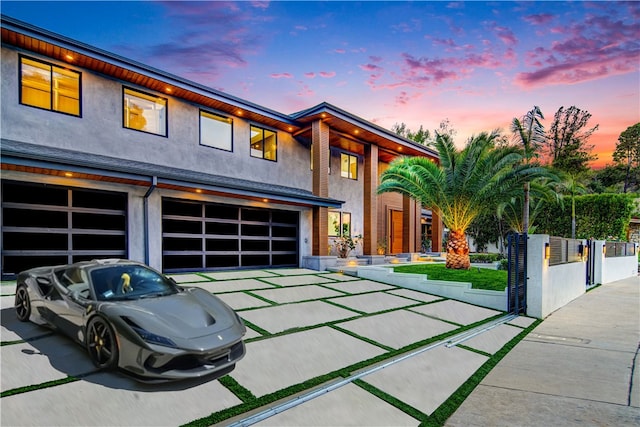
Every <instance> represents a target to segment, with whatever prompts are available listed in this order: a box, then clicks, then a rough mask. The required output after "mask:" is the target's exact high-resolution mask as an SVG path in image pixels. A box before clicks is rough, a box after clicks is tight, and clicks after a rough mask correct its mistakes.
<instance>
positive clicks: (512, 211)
mask: <svg viewBox="0 0 640 427" xmlns="http://www.w3.org/2000/svg"><path fill="white" fill-rule="evenodd" d="M551 184H556V183H555V182H550V181H549V180H540V181H539V182H536V181H533V182H532V183H531V186H530V194H529V204H530V205H531V206H530V211H531V212H530V213H529V228H528V229H527V230H526V232H527V233H528V234H532V233H535V232H536V228H537V226H536V225H535V222H536V218H537V216H538V215H539V214H540V213H541V211H542V209H543V208H544V205H545V203H548V202H554V201H556V202H558V203H559V204H560V206H562V197H561V196H560V195H559V194H558V193H556V192H555V191H554V190H553V189H555V188H556V187H555V185H551ZM523 205H524V195H523V194H520V195H518V196H516V197H513V198H511V200H508V201H506V202H502V203H500V204H499V205H498V211H497V212H496V214H497V217H498V218H499V219H502V220H504V221H505V222H506V224H507V225H508V226H509V229H510V230H512V231H515V232H516V233H524V232H525V229H524V221H523V220H524V218H523V215H522V212H523V211H524V207H523Z"/></svg>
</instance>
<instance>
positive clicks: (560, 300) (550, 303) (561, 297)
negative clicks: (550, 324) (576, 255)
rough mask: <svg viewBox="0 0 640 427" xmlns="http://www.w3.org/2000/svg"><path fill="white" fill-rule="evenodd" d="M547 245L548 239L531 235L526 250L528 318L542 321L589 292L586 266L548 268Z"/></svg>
mask: <svg viewBox="0 0 640 427" xmlns="http://www.w3.org/2000/svg"><path fill="white" fill-rule="evenodd" d="M548 242H549V236H548V235H546V234H532V235H529V241H528V247H527V315H529V316H532V317H537V318H539V319H543V318H545V317H547V316H548V315H549V314H551V313H553V312H554V311H555V310H557V309H558V308H560V307H562V306H564V305H566V304H567V303H569V302H571V301H573V300H574V299H576V298H577V297H579V296H580V295H582V294H584V293H585V291H586V281H587V270H586V264H585V262H583V261H580V262H572V263H567V264H560V265H554V266H549V260H548V259H545V258H544V251H545V243H548ZM583 243H586V242H583Z"/></svg>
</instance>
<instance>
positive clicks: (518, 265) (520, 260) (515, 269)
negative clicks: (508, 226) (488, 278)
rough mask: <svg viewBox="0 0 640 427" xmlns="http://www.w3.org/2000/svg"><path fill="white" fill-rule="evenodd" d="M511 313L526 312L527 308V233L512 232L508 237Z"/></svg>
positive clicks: (508, 287) (508, 279) (508, 278)
mask: <svg viewBox="0 0 640 427" xmlns="http://www.w3.org/2000/svg"><path fill="white" fill-rule="evenodd" d="M507 246H508V251H507V259H508V261H509V263H508V268H507V271H508V275H507V282H508V286H507V289H508V300H509V308H508V311H509V313H513V314H520V313H526V309H527V235H526V233H523V234H519V233H512V234H510V235H509V237H508V239H507Z"/></svg>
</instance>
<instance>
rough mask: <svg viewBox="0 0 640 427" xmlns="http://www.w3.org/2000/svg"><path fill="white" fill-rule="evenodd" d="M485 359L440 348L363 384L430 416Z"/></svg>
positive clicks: (455, 350) (472, 354)
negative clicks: (367, 384)
mask: <svg viewBox="0 0 640 427" xmlns="http://www.w3.org/2000/svg"><path fill="white" fill-rule="evenodd" d="M487 359H488V358H487V357H486V356H483V355H481V354H478V353H474V352H471V351H469V350H465V349H462V348H459V347H451V348H447V347H445V346H440V347H436V348H434V349H433V350H429V351H426V352H424V353H420V354H418V355H417V356H415V357H413V358H411V359H410V360H411V362H410V363H398V364H395V365H391V366H389V367H387V368H385V369H383V370H381V371H378V372H376V373H373V374H371V375H369V376H366V377H364V378H363V380H364V381H365V382H367V383H369V384H371V385H373V386H375V387H377V388H379V389H380V390H382V391H384V392H386V393H388V394H390V395H391V396H394V397H396V398H397V399H400V400H401V401H403V402H405V403H407V404H408V405H411V406H412V407H414V408H416V409H418V410H419V411H422V412H424V413H425V414H428V415H430V414H431V413H433V411H435V410H436V409H438V406H440V405H441V404H442V403H443V402H444V401H445V400H447V399H448V398H449V396H451V395H452V394H453V392H455V391H456V390H457V389H458V387H460V386H461V385H462V384H463V383H464V382H465V381H467V379H469V377H470V376H471V375H472V374H473V373H474V372H475V371H476V370H477V369H478V368H479V367H480V366H482V364H483V363H484V362H486V360H487Z"/></svg>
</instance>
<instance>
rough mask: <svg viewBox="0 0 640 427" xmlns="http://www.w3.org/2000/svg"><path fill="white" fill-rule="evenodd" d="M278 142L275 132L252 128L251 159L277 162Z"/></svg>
mask: <svg viewBox="0 0 640 427" xmlns="http://www.w3.org/2000/svg"><path fill="white" fill-rule="evenodd" d="M277 152H278V140H277V135H276V133H275V132H273V131H270V130H268V129H263V128H259V127H257V126H251V157H259V158H261V159H266V160H272V161H274V162H275V161H276V160H277Z"/></svg>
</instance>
